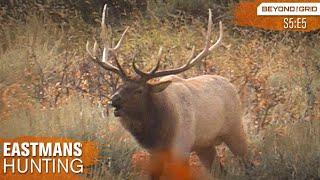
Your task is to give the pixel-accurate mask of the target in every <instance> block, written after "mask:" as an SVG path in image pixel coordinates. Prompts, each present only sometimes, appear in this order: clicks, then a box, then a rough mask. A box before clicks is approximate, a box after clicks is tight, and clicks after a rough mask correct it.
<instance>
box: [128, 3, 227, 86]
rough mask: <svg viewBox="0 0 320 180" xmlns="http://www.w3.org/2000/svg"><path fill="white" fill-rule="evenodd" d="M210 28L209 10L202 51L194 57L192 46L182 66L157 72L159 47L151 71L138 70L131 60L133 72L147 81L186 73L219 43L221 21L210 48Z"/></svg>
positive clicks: (159, 58) (159, 56) (210, 14)
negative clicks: (215, 38) (217, 35)
mask: <svg viewBox="0 0 320 180" xmlns="http://www.w3.org/2000/svg"><path fill="white" fill-rule="evenodd" d="M211 26H212V13H211V9H209V20H208V30H207V35H206V41H205V46H204V49H203V50H202V51H201V52H200V53H199V54H198V55H197V56H195V55H194V52H195V47H194V46H193V48H192V51H191V55H190V57H189V59H188V61H187V63H186V64H184V65H183V66H181V67H179V68H176V69H169V70H163V71H157V70H158V69H159V65H160V60H161V55H162V47H161V48H160V50H159V54H158V58H157V64H156V66H155V67H154V68H153V69H152V70H151V71H149V72H147V73H146V72H143V71H141V70H139V68H138V67H137V66H136V62H135V60H133V62H132V66H133V69H134V71H135V72H136V73H137V74H138V75H140V76H141V78H142V79H144V80H146V81H147V80H149V79H152V78H156V77H162V76H167V75H172V74H179V73H181V72H183V71H186V70H188V69H190V68H192V67H193V66H194V65H195V64H197V63H198V62H200V60H202V59H203V58H204V57H206V56H207V55H208V54H209V52H211V51H212V50H213V49H215V48H216V47H217V46H218V45H219V44H220V43H221V40H222V36H223V30H222V23H221V21H220V22H219V27H220V35H219V38H218V40H217V41H216V42H215V43H214V44H213V45H211V46H210V35H211Z"/></svg>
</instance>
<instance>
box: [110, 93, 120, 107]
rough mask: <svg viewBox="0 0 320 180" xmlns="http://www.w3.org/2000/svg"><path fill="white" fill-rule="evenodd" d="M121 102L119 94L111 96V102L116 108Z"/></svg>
mask: <svg viewBox="0 0 320 180" xmlns="http://www.w3.org/2000/svg"><path fill="white" fill-rule="evenodd" d="M120 102H121V97H120V95H119V94H118V93H116V94H114V95H112V96H111V102H110V104H111V105H112V106H114V107H117V106H119V105H120Z"/></svg>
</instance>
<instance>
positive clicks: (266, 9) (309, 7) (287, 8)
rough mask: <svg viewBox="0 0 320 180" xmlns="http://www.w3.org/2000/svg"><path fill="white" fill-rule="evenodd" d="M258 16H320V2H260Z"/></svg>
mask: <svg viewBox="0 0 320 180" xmlns="http://www.w3.org/2000/svg"><path fill="white" fill-rule="evenodd" d="M257 15H258V16H320V3H261V4H260V5H259V6H258V7H257Z"/></svg>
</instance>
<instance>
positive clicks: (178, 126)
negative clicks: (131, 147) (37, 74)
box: [87, 6, 247, 177]
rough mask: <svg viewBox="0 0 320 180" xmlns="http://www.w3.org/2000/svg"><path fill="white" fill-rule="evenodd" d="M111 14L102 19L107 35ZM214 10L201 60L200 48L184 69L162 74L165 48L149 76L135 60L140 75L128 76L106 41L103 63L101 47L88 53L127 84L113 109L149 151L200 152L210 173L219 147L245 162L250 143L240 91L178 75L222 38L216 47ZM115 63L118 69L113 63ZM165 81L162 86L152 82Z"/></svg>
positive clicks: (219, 81) (206, 78) (214, 79)
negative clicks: (216, 147)
mask: <svg viewBox="0 0 320 180" xmlns="http://www.w3.org/2000/svg"><path fill="white" fill-rule="evenodd" d="M105 10H106V6H105V7H104V11H103V15H102V23H101V26H102V34H103V33H104V32H105V31H106V26H105ZM211 26H212V20H211V11H210V10H209V22H208V31H207V36H206V41H205V47H204V49H203V50H202V51H201V52H200V53H199V54H197V55H195V53H194V52H195V51H194V48H193V50H192V53H191V56H190V58H189V59H188V60H187V63H186V64H185V65H183V66H182V67H179V68H176V69H170V70H162V71H159V70H158V69H159V64H160V60H161V55H162V48H160V50H159V54H158V59H157V65H156V66H155V67H154V68H153V69H152V70H151V71H150V72H143V71H141V70H139V68H138V67H137V66H136V63H135V61H133V69H134V71H135V72H136V74H137V75H136V76H134V77H128V76H127V75H126V73H125V71H124V70H123V69H122V68H121V66H120V64H119V62H118V61H117V59H116V50H117V49H118V48H119V47H120V46H121V43H122V40H123V37H124V36H125V34H126V32H127V30H128V28H127V29H126V30H125V31H124V33H123V34H122V37H121V39H120V40H119V42H118V44H117V45H116V46H115V47H114V48H110V47H109V46H108V43H107V41H105V40H106V37H104V36H102V40H104V49H103V56H102V60H101V61H100V60H99V59H98V58H97V57H96V54H97V53H96V51H97V44H96V43H95V45H94V48H93V51H91V50H90V48H89V45H88V44H87V51H88V53H89V55H90V57H91V58H92V60H93V61H94V62H95V63H98V64H99V65H100V66H101V67H103V68H104V69H106V70H108V71H112V72H114V73H117V74H118V75H119V76H120V77H121V78H122V80H123V84H122V85H121V86H120V87H119V88H118V90H117V91H116V92H115V93H114V94H113V96H112V98H111V104H112V106H114V107H115V110H114V114H115V116H117V117H119V119H120V122H121V124H122V125H123V126H124V127H125V129H127V130H128V131H129V132H130V133H131V134H132V135H133V136H134V138H135V139H136V140H137V142H138V143H139V144H140V145H141V146H142V147H144V148H146V149H147V150H149V152H150V153H151V155H152V153H153V152H159V151H170V152H172V153H173V154H174V155H175V158H177V159H180V160H186V159H187V158H188V157H189V153H190V152H192V151H195V152H196V153H197V155H198V156H199V158H200V160H201V162H202V163H203V164H204V165H205V166H206V167H207V168H210V166H211V164H212V162H213V160H214V159H215V155H216V150H215V146H216V145H219V144H221V143H222V142H224V143H225V144H226V145H227V146H228V147H229V149H230V150H231V151H232V152H233V153H234V154H235V155H237V156H240V157H245V156H246V153H247V143H246V138H245V134H244V130H243V127H242V120H241V119H242V112H241V103H240V100H239V96H238V94H237V91H236V89H235V87H234V86H233V85H232V84H231V83H230V82H228V80H226V79H225V78H223V77H221V76H216V75H202V76H197V77H193V78H189V79H183V78H180V77H178V76H176V74H179V73H181V72H184V71H186V70H188V69H190V68H191V67H193V66H194V65H195V64H196V63H198V62H200V61H201V59H203V58H204V57H205V56H207V55H208V54H209V53H210V52H211V51H212V50H213V49H215V48H216V47H217V46H218V45H219V43H220V42H221V38H222V24H221V22H220V37H219V39H218V40H217V42H216V43H215V44H213V45H211V44H210V34H211ZM109 57H113V58H114V59H115V63H116V66H114V65H112V64H111V63H110V62H108V58H109ZM153 78H160V81H159V82H157V83H150V82H149V81H148V80H150V79H153ZM157 176H158V175H154V177H157Z"/></svg>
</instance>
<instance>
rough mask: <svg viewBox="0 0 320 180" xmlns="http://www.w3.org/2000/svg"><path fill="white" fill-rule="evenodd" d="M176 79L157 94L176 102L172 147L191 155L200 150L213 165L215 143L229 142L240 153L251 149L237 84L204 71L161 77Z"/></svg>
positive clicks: (163, 79)
mask: <svg viewBox="0 0 320 180" xmlns="http://www.w3.org/2000/svg"><path fill="white" fill-rule="evenodd" d="M168 80H171V81H173V82H172V84H171V85H169V86H168V87H167V89H165V90H164V91H163V92H161V93H158V94H156V96H159V97H161V98H165V100H164V101H167V103H169V104H171V105H172V108H174V111H175V119H174V120H171V121H172V122H177V126H176V129H175V133H174V134H175V135H174V137H173V141H172V150H173V151H175V152H176V154H177V155H181V154H182V155H185V156H188V155H189V153H190V152H191V151H196V152H197V153H198V155H199V156H200V159H201V160H202V162H203V163H204V164H205V165H206V166H209V165H210V164H211V163H212V162H211V161H212V160H213V159H214V155H215V150H214V146H216V145H218V144H220V143H221V142H225V143H226V144H227V145H228V147H229V148H230V150H231V151H232V152H233V153H234V154H235V155H238V156H242V157H243V156H245V155H246V153H247V144H246V138H245V134H244V131H243V127H242V122H241V119H242V112H241V103H240V99H239V96H238V94H237V91H236V89H235V87H234V86H233V85H232V84H231V83H230V82H228V81H227V80H226V79H225V78H223V77H221V76H215V75H203V76H197V77H194V78H190V79H182V78H179V77H178V76H166V77H163V78H162V79H161V81H168Z"/></svg>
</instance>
